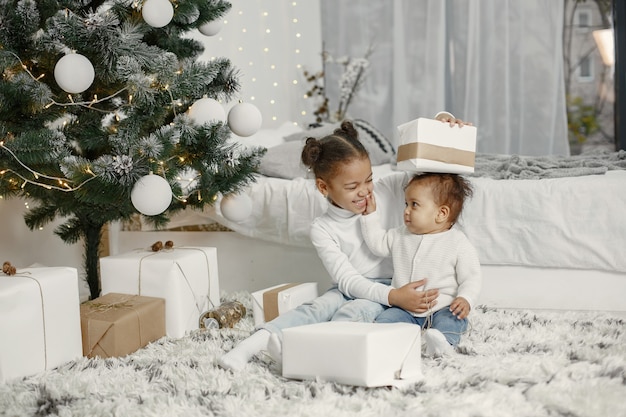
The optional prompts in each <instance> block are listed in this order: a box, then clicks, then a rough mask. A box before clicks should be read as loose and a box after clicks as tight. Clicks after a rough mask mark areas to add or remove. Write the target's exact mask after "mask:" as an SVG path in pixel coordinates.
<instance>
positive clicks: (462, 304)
mask: <svg viewBox="0 0 626 417" xmlns="http://www.w3.org/2000/svg"><path fill="white" fill-rule="evenodd" d="M471 309H472V308H471V307H470V305H469V303H468V302H467V300H466V299H465V298H463V297H456V298H455V299H454V300H453V301H452V304H450V311H451V312H452V314H454V315H455V316H456V318H457V319H459V320H463V319H464V318H467V316H469V313H470V310H471Z"/></svg>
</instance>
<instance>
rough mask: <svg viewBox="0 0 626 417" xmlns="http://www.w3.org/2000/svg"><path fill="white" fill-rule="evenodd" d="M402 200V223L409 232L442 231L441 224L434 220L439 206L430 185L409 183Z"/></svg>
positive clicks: (426, 232)
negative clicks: (403, 202)
mask: <svg viewBox="0 0 626 417" xmlns="http://www.w3.org/2000/svg"><path fill="white" fill-rule="evenodd" d="M404 201H405V207H404V224H405V225H406V227H407V229H409V231H410V232H411V233H414V234H417V235H424V234H428V233H437V232H440V231H442V227H441V224H440V223H438V222H437V221H436V219H437V215H438V213H439V206H438V205H437V203H435V199H434V196H433V191H432V189H431V187H430V186H428V185H426V184H422V183H419V182H413V183H411V184H410V185H409V186H408V187H407V188H406V190H405V192H404Z"/></svg>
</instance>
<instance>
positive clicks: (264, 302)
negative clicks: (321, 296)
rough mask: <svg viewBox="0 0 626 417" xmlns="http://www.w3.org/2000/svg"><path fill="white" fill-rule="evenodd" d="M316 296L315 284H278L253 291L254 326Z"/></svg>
mask: <svg viewBox="0 0 626 417" xmlns="http://www.w3.org/2000/svg"><path fill="white" fill-rule="evenodd" d="M317 296H318V290H317V282H304V283H290V284H279V285H275V286H273V287H270V288H266V289H264V290H260V291H255V292H253V293H252V301H253V304H252V314H253V315H254V325H255V326H258V325H259V324H262V323H265V322H268V321H270V320H272V319H274V318H276V317H278V315H280V314H282V313H284V312H286V311H289V310H291V309H293V308H296V307H298V306H299V305H300V304H304V303H306V302H307V301H311V300H313V299H314V298H317Z"/></svg>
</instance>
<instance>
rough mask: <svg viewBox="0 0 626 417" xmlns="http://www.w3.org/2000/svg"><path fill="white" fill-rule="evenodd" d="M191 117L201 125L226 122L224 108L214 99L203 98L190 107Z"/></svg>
mask: <svg viewBox="0 0 626 417" xmlns="http://www.w3.org/2000/svg"><path fill="white" fill-rule="evenodd" d="M188 114H189V117H191V119H192V120H193V121H194V122H196V123H197V124H199V125H203V124H205V123H215V122H222V123H224V122H226V111H224V107H223V106H222V105H221V104H220V103H219V102H218V101H217V100H213V99H212V98H207V97H204V98H201V99H200V100H197V101H196V102H195V103H193V104H192V105H191V107H189V113H188Z"/></svg>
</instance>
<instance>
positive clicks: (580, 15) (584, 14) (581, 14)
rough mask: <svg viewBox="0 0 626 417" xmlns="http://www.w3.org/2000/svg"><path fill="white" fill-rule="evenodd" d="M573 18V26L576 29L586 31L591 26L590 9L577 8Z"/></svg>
mask: <svg viewBox="0 0 626 417" xmlns="http://www.w3.org/2000/svg"><path fill="white" fill-rule="evenodd" d="M575 18H576V20H575V23H574V26H575V27H576V29H577V30H578V31H580V32H587V31H588V30H589V28H590V27H591V10H588V9H578V10H576V17H575Z"/></svg>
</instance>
